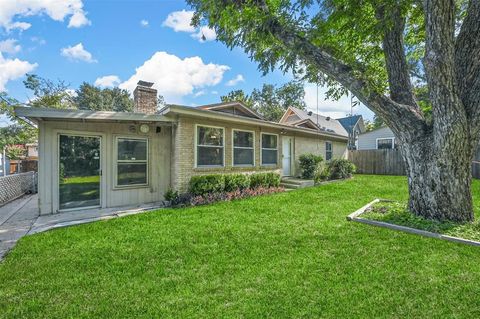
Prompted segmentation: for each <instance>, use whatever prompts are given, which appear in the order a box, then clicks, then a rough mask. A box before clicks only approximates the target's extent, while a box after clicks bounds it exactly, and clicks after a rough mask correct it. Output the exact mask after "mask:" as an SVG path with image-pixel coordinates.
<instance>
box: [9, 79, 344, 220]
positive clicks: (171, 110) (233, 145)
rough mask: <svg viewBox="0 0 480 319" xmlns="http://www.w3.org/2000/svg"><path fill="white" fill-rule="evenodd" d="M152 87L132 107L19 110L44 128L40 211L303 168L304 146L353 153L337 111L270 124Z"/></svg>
mask: <svg viewBox="0 0 480 319" xmlns="http://www.w3.org/2000/svg"><path fill="white" fill-rule="evenodd" d="M152 85H153V83H149V82H144V81H140V82H139V83H138V86H137V88H136V89H135V91H134V105H135V107H134V112H133V113H125V112H106V111H85V110H58V109H48V108H26V107H17V108H16V114H17V116H20V117H25V118H28V119H30V120H31V121H33V122H35V123H37V124H38V128H39V185H38V191H39V207H40V214H51V213H56V212H61V211H68V210H76V209H85V208H95V207H97V208H107V207H116V206H129V205H130V206H133V205H138V204H142V203H149V202H156V201H160V200H162V199H163V196H164V193H165V191H166V190H167V189H169V188H173V189H175V190H179V191H180V192H184V191H186V190H187V188H188V183H189V180H190V177H191V176H193V175H201V174H212V173H252V172H258V171H275V172H278V173H280V174H281V175H282V176H296V175H298V174H299V169H298V157H299V156H300V155H301V154H304V153H315V154H319V155H322V156H323V157H324V158H327V159H328V158H343V157H345V156H346V154H347V142H348V133H347V132H346V131H345V129H344V128H343V127H342V126H341V125H340V124H339V123H338V122H337V121H336V120H334V119H330V118H328V119H327V118H324V119H323V120H322V125H317V124H316V123H314V122H313V121H295V122H292V121H285V120H283V121H280V123H276V122H269V121H265V120H263V119H262V117H261V116H260V115H258V114H256V113H255V112H253V111H252V110H250V109H249V108H247V107H246V106H244V105H243V104H241V103H239V102H228V103H219V104H211V105H204V106H200V107H187V106H181V105H167V106H166V107H164V108H163V109H161V110H157V91H156V90H155V89H153V88H152ZM287 112H290V109H289V110H288V111H287Z"/></svg>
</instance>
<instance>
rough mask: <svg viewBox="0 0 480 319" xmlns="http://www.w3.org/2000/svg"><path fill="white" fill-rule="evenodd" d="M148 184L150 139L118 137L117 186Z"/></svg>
mask: <svg viewBox="0 0 480 319" xmlns="http://www.w3.org/2000/svg"><path fill="white" fill-rule="evenodd" d="M147 184H148V140H147V139H146V138H120V137H119V138H117V183H116V185H117V186H120V187H121V186H139V185H147Z"/></svg>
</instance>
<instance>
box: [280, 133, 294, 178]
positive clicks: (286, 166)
mask: <svg viewBox="0 0 480 319" xmlns="http://www.w3.org/2000/svg"><path fill="white" fill-rule="evenodd" d="M292 144H293V138H292V137H290V136H283V137H282V167H283V176H291V175H292V153H293V152H292V149H293V145H292Z"/></svg>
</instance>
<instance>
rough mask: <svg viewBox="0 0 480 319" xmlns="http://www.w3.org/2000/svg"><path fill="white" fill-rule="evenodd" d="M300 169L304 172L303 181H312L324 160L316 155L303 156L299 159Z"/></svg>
mask: <svg viewBox="0 0 480 319" xmlns="http://www.w3.org/2000/svg"><path fill="white" fill-rule="evenodd" d="M299 161H300V169H301V170H302V175H301V176H302V178H303V179H312V178H314V176H315V170H316V169H317V166H318V164H319V163H320V162H322V161H323V158H322V157H321V156H319V155H315V154H302V155H300V158H299Z"/></svg>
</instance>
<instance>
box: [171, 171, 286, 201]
mask: <svg viewBox="0 0 480 319" xmlns="http://www.w3.org/2000/svg"><path fill="white" fill-rule="evenodd" d="M279 185H280V175H279V174H276V173H272V172H269V173H255V174H251V175H244V174H212V175H200V176H193V177H192V178H191V179H190V185H189V191H188V192H187V193H183V194H179V193H178V192H177V191H174V190H172V189H170V190H168V191H167V192H166V193H165V199H166V200H167V201H168V202H169V203H170V205H171V206H175V207H184V206H198V205H205V204H211V203H214V202H218V201H231V200H234V199H242V198H248V197H253V196H259V195H265V194H272V193H278V192H283V191H284V189H283V187H279Z"/></svg>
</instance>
